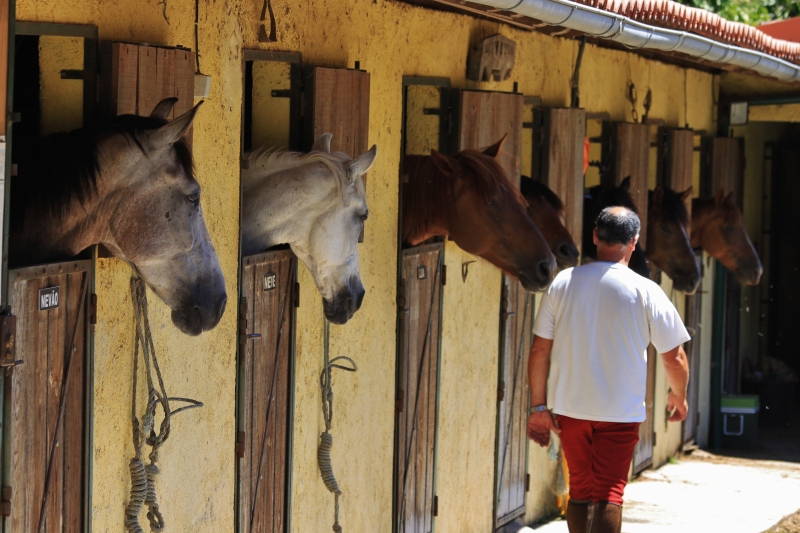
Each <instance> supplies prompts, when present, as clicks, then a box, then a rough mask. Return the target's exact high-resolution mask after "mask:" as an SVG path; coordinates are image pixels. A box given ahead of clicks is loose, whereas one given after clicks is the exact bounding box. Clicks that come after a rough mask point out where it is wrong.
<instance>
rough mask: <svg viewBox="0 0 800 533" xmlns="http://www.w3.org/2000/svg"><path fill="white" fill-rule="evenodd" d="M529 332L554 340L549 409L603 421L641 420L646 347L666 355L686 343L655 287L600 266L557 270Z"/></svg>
mask: <svg viewBox="0 0 800 533" xmlns="http://www.w3.org/2000/svg"><path fill="white" fill-rule="evenodd" d="M533 333H534V334H535V335H538V336H539V337H543V338H545V339H552V340H553V350H552V352H551V359H550V376H549V379H548V381H547V406H548V407H549V408H550V409H552V411H553V412H554V413H556V414H560V415H565V416H568V417H571V418H578V419H582V420H596V421H603V422H642V421H644V419H645V417H646V410H645V404H644V401H645V391H646V388H647V346H648V345H649V344H650V343H652V344H653V346H655V348H656V350H657V351H658V353H664V352H668V351H669V350H672V349H673V348H675V347H676V346H678V345H680V344H683V343H684V342H686V341H688V340H689V339H690V337H689V333H688V332H687V331H686V328H685V327H684V326H683V322H682V321H681V317H680V315H679V314H678V311H677V310H676V309H675V306H674V305H672V302H671V301H670V300H669V298H668V297H667V295H666V294H665V293H664V291H663V290H662V289H661V287H659V286H658V285H657V284H655V283H654V282H652V281H651V280H649V279H647V278H644V277H642V276H640V275H639V274H637V273H636V272H634V271H633V270H631V269H629V268H628V267H627V266H625V265H622V264H619V263H609V262H606V261H596V262H594V263H589V264H587V265H582V266H579V267H576V268H569V269H566V270H564V271H562V272H561V273H559V274H558V276H556V279H555V280H554V281H553V283H552V284H551V285H550V287H549V288H548V289H547V292H545V294H544V297H543V298H542V302H541V305H540V307H539V313H538V314H537V316H536V322H535V324H534V328H533Z"/></svg>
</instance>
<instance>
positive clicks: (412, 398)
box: [393, 243, 444, 533]
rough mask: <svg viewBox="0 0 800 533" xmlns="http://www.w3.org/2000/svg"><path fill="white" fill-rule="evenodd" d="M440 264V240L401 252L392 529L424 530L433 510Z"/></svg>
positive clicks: (427, 531) (421, 532) (408, 532)
mask: <svg viewBox="0 0 800 533" xmlns="http://www.w3.org/2000/svg"><path fill="white" fill-rule="evenodd" d="M443 265H444V243H435V244H428V245H425V246H417V247H414V248H408V249H406V250H403V252H402V269H403V270H402V283H401V291H400V294H399V297H398V300H399V301H398V312H399V314H400V320H399V327H398V345H397V352H398V353H397V356H398V364H397V396H396V409H395V411H396V421H395V461H394V463H395V471H394V513H393V516H394V524H393V530H394V531H395V532H397V533H430V532H431V531H432V530H433V519H434V517H435V516H436V503H437V502H436V492H435V485H434V481H435V470H436V435H437V428H438V424H437V411H438V392H439V351H440V350H439V348H440V346H439V337H440V331H441V288H442V282H443V279H442V278H443V275H442V272H443Z"/></svg>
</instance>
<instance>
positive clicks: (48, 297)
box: [39, 287, 61, 311]
mask: <svg viewBox="0 0 800 533" xmlns="http://www.w3.org/2000/svg"><path fill="white" fill-rule="evenodd" d="M60 294H61V290H60V287H47V288H46V289H39V311H46V310H48V309H55V308H56V307H58V301H59V296H60Z"/></svg>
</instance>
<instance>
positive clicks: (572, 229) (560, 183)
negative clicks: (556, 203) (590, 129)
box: [531, 107, 586, 247]
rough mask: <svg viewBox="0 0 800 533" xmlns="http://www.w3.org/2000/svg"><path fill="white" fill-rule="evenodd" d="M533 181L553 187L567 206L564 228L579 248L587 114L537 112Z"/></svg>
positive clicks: (573, 110)
mask: <svg viewBox="0 0 800 533" xmlns="http://www.w3.org/2000/svg"><path fill="white" fill-rule="evenodd" d="M533 131H534V142H533V150H534V151H533V166H532V172H531V177H532V178H534V179H538V180H540V181H541V182H542V183H544V184H545V185H547V186H548V187H550V189H551V190H552V191H553V192H554V193H556V195H557V196H558V197H559V198H561V200H562V201H563V202H564V207H565V216H566V220H564V226H565V227H566V228H567V231H569V234H570V235H572V240H573V241H575V244H576V245H578V246H579V247H580V246H581V238H582V234H583V227H582V225H583V189H584V177H583V149H584V138H585V136H586V112H585V111H584V110H583V109H580V108H558V107H542V108H538V109H535V110H534V130H533Z"/></svg>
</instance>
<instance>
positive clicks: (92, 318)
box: [89, 293, 97, 326]
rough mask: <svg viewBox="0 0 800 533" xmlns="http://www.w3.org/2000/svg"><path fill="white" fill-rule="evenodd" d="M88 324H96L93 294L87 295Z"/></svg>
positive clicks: (94, 296) (95, 298)
mask: <svg viewBox="0 0 800 533" xmlns="http://www.w3.org/2000/svg"><path fill="white" fill-rule="evenodd" d="M89 324H91V325H93V326H94V325H96V324H97V295H96V294H94V293H92V294H90V295H89Z"/></svg>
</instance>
